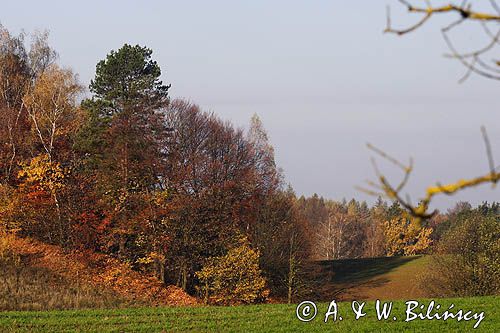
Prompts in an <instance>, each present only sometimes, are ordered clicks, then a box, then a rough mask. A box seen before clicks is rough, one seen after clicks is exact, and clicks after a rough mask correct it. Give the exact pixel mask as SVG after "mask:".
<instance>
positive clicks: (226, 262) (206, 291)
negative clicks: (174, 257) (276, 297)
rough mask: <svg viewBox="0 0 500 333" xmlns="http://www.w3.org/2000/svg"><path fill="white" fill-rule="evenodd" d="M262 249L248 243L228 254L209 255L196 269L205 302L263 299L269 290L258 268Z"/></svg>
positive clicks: (239, 302) (216, 302)
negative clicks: (201, 266) (197, 269)
mask: <svg viewBox="0 0 500 333" xmlns="http://www.w3.org/2000/svg"><path fill="white" fill-rule="evenodd" d="M259 257H260V253H259V252H258V251H255V250H253V249H251V248H250V246H249V245H248V244H246V243H244V244H243V245H240V246H238V247H235V248H233V249H230V250H229V251H228V252H227V254H226V255H224V256H221V257H212V258H209V259H208V260H207V262H206V264H205V266H204V267H203V269H202V270H201V271H199V272H197V273H196V276H197V277H198V279H199V280H200V282H201V287H200V288H199V289H200V291H201V293H202V295H203V297H204V299H205V302H206V303H211V304H226V305H227V304H241V303H255V302H259V301H262V300H264V299H265V298H266V297H267V295H268V291H267V290H266V288H265V286H266V280H265V279H264V277H262V272H261V270H260V268H259Z"/></svg>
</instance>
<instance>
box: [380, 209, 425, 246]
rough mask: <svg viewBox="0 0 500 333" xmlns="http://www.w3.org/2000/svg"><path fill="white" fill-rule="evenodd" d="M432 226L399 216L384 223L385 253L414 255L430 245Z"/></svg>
mask: <svg viewBox="0 0 500 333" xmlns="http://www.w3.org/2000/svg"><path fill="white" fill-rule="evenodd" d="M431 233H432V228H425V227H421V226H420V223H419V220H418V219H407V218H405V217H399V218H395V219H392V220H390V221H386V222H385V223H384V236H385V248H386V254H387V255H389V256H394V255H416V254H421V253H423V252H425V250H426V249H427V248H428V247H429V246H430V245H431V243H432V240H431V238H430V235H431Z"/></svg>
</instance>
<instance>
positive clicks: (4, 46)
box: [0, 25, 57, 185]
mask: <svg viewBox="0 0 500 333" xmlns="http://www.w3.org/2000/svg"><path fill="white" fill-rule="evenodd" d="M26 37H27V36H26V35H25V34H24V33H21V34H19V35H18V36H14V35H12V34H11V33H10V32H9V31H8V30H7V29H5V28H4V27H3V26H2V25H0V114H1V115H2V119H3V121H2V122H1V124H0V143H1V145H0V168H1V170H2V182H3V183H10V184H11V185H12V183H13V182H14V183H15V178H16V172H17V170H19V169H18V162H21V161H23V160H24V159H26V158H29V157H32V156H34V155H36V154H37V150H36V148H35V147H33V146H32V144H33V137H32V135H31V133H30V132H31V126H32V121H31V120H30V119H29V115H28V112H27V107H26V104H25V101H26V97H27V95H28V94H30V93H31V92H33V89H34V86H35V83H36V82H37V81H38V79H39V78H40V76H41V75H42V74H43V73H44V72H45V70H46V69H47V68H48V67H49V66H51V65H52V64H53V63H54V61H55V59H56V57H57V55H56V53H55V51H54V50H53V49H52V48H50V46H49V45H48V43H47V37H48V34H47V33H35V34H32V35H31V43H30V44H28V43H27V42H26ZM41 86H42V85H41V84H39V85H38V87H41Z"/></svg>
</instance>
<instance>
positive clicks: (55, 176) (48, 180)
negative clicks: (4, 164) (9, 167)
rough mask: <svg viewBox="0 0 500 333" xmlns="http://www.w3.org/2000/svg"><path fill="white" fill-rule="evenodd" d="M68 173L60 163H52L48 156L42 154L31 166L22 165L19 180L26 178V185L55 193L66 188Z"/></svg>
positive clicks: (33, 160) (32, 161)
mask: <svg viewBox="0 0 500 333" xmlns="http://www.w3.org/2000/svg"><path fill="white" fill-rule="evenodd" d="M66 172H67V171H66V170H64V169H63V168H62V167H61V165H60V164H59V163H58V162H51V161H50V159H49V157H48V156H47V155H45V154H42V155H39V156H37V157H34V158H32V159H31V161H30V163H29V164H22V169H21V171H19V174H18V178H24V179H25V183H28V184H33V185H36V186H39V187H40V188H41V189H43V190H45V191H48V192H49V193H54V192H55V191H57V190H59V189H62V188H63V187H64V178H65V173H66Z"/></svg>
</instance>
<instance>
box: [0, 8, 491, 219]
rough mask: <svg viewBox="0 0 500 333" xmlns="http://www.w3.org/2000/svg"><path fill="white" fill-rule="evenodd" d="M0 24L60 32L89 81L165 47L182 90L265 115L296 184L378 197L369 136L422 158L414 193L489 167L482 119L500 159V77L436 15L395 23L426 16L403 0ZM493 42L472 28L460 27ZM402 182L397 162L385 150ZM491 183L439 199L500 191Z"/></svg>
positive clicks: (245, 118)
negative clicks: (106, 64) (455, 53)
mask: <svg viewBox="0 0 500 333" xmlns="http://www.w3.org/2000/svg"><path fill="white" fill-rule="evenodd" d="M1 2H2V11H1V12H0V23H1V24H2V25H4V26H5V27H6V28H7V29H9V30H10V31H11V32H13V33H19V32H20V31H21V30H22V29H24V30H25V31H26V32H30V31H34V30H48V31H49V32H50V44H51V45H52V46H53V47H54V48H55V49H56V50H57V51H58V53H59V56H60V63H61V64H62V65H64V66H67V67H71V68H72V69H73V70H74V71H75V72H76V73H78V74H79V77H80V81H81V82H82V84H84V85H86V86H88V84H89V82H90V79H91V78H92V77H93V75H94V73H95V65H96V63H97V62H98V61H99V60H101V59H103V58H105V56H106V54H107V53H109V51H110V50H112V49H114V50H116V49H118V48H120V47H121V46H122V45H123V44H124V43H129V44H140V45H145V46H148V47H150V48H151V49H152V50H153V58H154V59H155V60H157V62H158V63H159V64H160V66H161V68H162V72H163V74H162V79H163V81H164V82H166V83H170V84H172V88H171V90H170V95H171V97H173V98H184V99H187V100H189V101H191V102H193V103H196V104H198V105H200V106H201V107H202V108H203V109H204V110H207V111H213V112H214V113H216V114H217V115H219V116H220V117H221V118H223V119H226V120H230V121H231V122H233V123H234V124H235V125H236V126H238V127H243V128H246V127H248V124H249V121H250V118H251V116H252V115H253V114H254V113H256V114H258V115H259V117H260V118H261V119H262V121H263V123H264V126H265V128H266V129H267V131H268V134H269V136H270V139H271V143H272V144H273V145H274V147H275V151H276V160H277V163H278V165H279V166H280V167H281V168H282V169H283V171H284V175H285V177H286V181H287V182H289V183H290V184H291V185H292V186H293V188H294V190H295V192H296V193H297V194H298V195H312V194H313V193H318V194H319V195H321V196H324V197H325V198H329V199H334V200H341V199H343V198H346V199H350V198H352V197H355V198H357V199H359V200H367V201H368V202H373V201H374V200H375V198H373V197H371V196H369V195H366V194H364V193H362V192H360V191H359V190H358V189H356V186H358V185H363V184H364V182H365V180H367V179H371V180H373V179H375V178H374V177H375V174H374V171H373V167H372V164H371V162H370V158H371V156H373V154H372V153H371V152H370V151H369V150H368V149H367V148H366V143H367V142H369V143H371V144H373V145H376V146H377V147H380V148H382V149H383V150H384V151H386V152H387V153H389V154H391V155H393V156H394V157H397V158H398V159H400V160H402V161H407V160H408V158H409V157H412V158H413V159H414V162H415V169H414V172H413V174H412V178H411V179H410V182H409V183H408V186H407V189H406V192H405V193H408V194H409V195H410V197H411V198H412V199H413V201H416V200H418V198H419V197H422V196H423V195H424V193H425V188H426V187H427V186H429V185H433V184H435V183H436V182H438V181H439V182H441V183H447V182H453V181H456V180H458V179H460V178H470V177H474V176H478V175H481V174H485V173H487V172H488V163H487V157H486V153H485V148H484V143H483V140H482V137H481V132H480V126H481V125H485V126H486V128H487V130H488V134H489V137H490V140H491V142H492V145H493V151H494V153H496V156H497V160H498V161H497V164H500V121H499V120H500V113H499V110H498V108H499V106H500V105H499V103H498V100H497V97H496V96H497V95H496V93H498V89H499V88H500V82H499V81H494V80H488V79H485V78H482V77H476V76H471V77H470V78H469V79H468V80H467V81H466V82H464V83H461V84H460V83H458V81H459V79H460V78H461V77H462V75H463V74H464V68H463V67H462V66H461V65H460V64H458V63H456V62H454V61H453V60H450V59H448V58H445V57H444V56H443V54H445V53H446V52H447V48H446V44H445V43H444V41H443V39H442V36H441V34H440V28H441V27H443V26H444V25H446V24H447V23H450V22H452V21H453V20H455V19H456V17H455V16H448V17H437V18H435V19H433V20H432V21H431V22H430V23H429V24H426V25H424V26H423V27H422V28H420V29H419V30H417V31H415V32H414V33H412V34H409V35H406V36H404V37H398V36H394V35H388V34H383V33H382V31H383V29H384V28H385V24H386V7H387V6H390V7H391V9H392V11H391V13H392V24H393V25H394V26H407V25H409V24H411V23H413V22H416V20H418V16H416V15H415V14H407V13H406V12H405V10H404V8H401V6H400V5H399V4H398V3H397V2H396V1H391V0H387V1H373V0H371V1H370V0H358V1H347V0H343V1H340V0H330V1H326V0H324V1H320V0H310V1H293V0H287V1H281V0H275V1H264V0H254V1H235V0H232V1H221V0H211V1H201V0H200V1H194V0H183V1H159V0H158V1H152V0H151V1H137V0H135V1H132V0H122V1H118V0H108V1H102V0H101V1H97V0H88V1H78V2H77V1H60V0H53V1H34V0H30V1H28V0H26V1H8V0H1ZM454 38H455V40H456V42H457V44H458V45H459V46H462V47H470V46H474V45H476V44H477V45H480V43H481V42H483V40H482V39H481V38H480V37H478V31H477V30H476V29H475V28H474V27H473V26H465V27H464V28H463V29H462V30H460V33H457V34H456V35H455V36H454ZM378 165H379V168H380V169H381V170H382V171H383V173H384V174H386V176H387V177H388V179H390V180H393V181H394V182H396V181H398V180H399V179H400V178H401V176H402V175H401V173H400V172H399V170H397V169H395V168H394V167H393V166H392V165H390V164H387V163H384V161H379V164H378ZM499 193H500V190H499V189H492V186H491V185H483V186H482V187H481V188H475V189H472V190H468V191H465V192H463V193H460V194H458V195H455V196H451V197H449V196H444V197H441V198H439V199H437V200H435V201H434V207H437V208H440V209H442V210H444V209H446V208H448V207H451V206H453V204H454V203H455V202H456V201H460V200H468V201H470V202H472V203H473V204H478V203H481V202H482V201H493V200H500V196H499Z"/></svg>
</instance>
